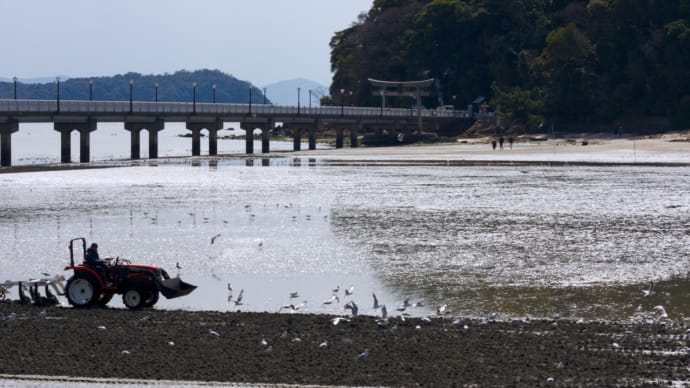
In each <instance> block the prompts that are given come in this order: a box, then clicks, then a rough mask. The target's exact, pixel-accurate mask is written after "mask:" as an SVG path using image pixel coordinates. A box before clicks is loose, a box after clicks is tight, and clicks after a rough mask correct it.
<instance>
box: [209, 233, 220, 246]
mask: <svg viewBox="0 0 690 388" xmlns="http://www.w3.org/2000/svg"><path fill="white" fill-rule="evenodd" d="M218 237H220V233H218V234H217V235H215V236H213V237H211V245H213V243H214V242H216V239H217V238H218Z"/></svg>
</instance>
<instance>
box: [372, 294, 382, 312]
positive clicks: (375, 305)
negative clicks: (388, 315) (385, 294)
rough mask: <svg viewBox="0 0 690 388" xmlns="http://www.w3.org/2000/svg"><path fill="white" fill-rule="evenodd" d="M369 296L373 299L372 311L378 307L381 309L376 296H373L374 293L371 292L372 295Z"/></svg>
mask: <svg viewBox="0 0 690 388" xmlns="http://www.w3.org/2000/svg"><path fill="white" fill-rule="evenodd" d="M371 296H373V297H374V307H373V308H374V310H376V309H378V308H380V307H381V305H380V304H379V300H378V298H376V294H374V293H373V292H372V293H371Z"/></svg>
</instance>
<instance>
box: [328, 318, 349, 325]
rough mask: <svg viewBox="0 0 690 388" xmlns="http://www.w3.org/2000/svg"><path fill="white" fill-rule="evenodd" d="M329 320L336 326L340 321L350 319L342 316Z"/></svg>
mask: <svg viewBox="0 0 690 388" xmlns="http://www.w3.org/2000/svg"><path fill="white" fill-rule="evenodd" d="M331 322H332V323H333V326H338V324H339V323H340V322H350V320H349V319H347V318H343V317H335V318H333V319H331Z"/></svg>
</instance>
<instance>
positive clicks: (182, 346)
mask: <svg viewBox="0 0 690 388" xmlns="http://www.w3.org/2000/svg"><path fill="white" fill-rule="evenodd" d="M42 310H43V308H41V307H36V306H21V305H18V304H17V303H16V302H12V303H9V302H3V303H0V314H1V315H0V316H2V317H6V318H5V319H4V320H3V321H1V322H0V348H1V349H2V354H3V356H2V363H0V365H1V366H0V373H2V374H19V375H37V374H38V375H53V376H79V377H107V378H130V379H153V380H159V379H164V380H176V381H192V380H196V381H199V380H200V381H216V382H235V383H243V382H245V383H285V384H324V385H356V386H371V385H374V386H381V385H385V386H418V385H423V386H454V385H478V386H496V385H519V386H537V385H545V384H548V383H550V382H552V381H553V382H554V383H556V384H559V385H595V386H601V385H641V384H647V383H650V382H652V383H653V382H658V383H661V384H666V383H669V382H679V381H682V382H688V381H690V370H689V369H688V353H687V352H686V350H685V347H686V346H687V341H688V338H687V337H686V336H685V335H684V332H685V328H682V327H680V326H678V325H677V324H674V323H672V322H670V321H669V322H666V323H664V322H655V323H649V324H642V325H634V324H623V323H603V322H572V321H565V320H554V319H538V320H535V319H532V320H530V321H524V320H520V321H518V320H515V321H511V322H492V321H490V320H477V319H464V318H460V320H459V323H458V321H456V318H457V317H453V316H451V315H449V316H447V317H445V318H433V319H432V320H431V322H430V323H424V322H423V321H422V320H421V318H409V319H407V320H406V321H404V322H403V321H401V320H400V319H390V322H389V324H388V327H386V328H381V327H379V326H378V325H377V324H376V322H375V318H374V317H357V318H354V319H352V320H351V321H350V322H342V323H340V324H338V325H333V324H332V322H331V318H332V317H331V316H325V315H310V314H275V313H243V312H232V313H220V312H211V311H208V312H190V311H159V310H140V311H127V310H119V309H100V308H94V309H89V310H74V309H70V308H58V307H52V308H47V309H45V312H46V313H45V316H44V317H42V314H41V311H42ZM11 314H14V316H13V317H14V318H7V317H10V316H11ZM210 330H213V331H214V332H216V333H218V336H216V335H213V334H210V333H211V332H210ZM262 339H263V340H265V341H266V344H262V343H261V342H262ZM324 343H325V345H321V344H324ZM269 346H270V347H271V348H270V349H271V350H270V351H269V350H267V349H269ZM365 349H368V357H366V358H364V357H362V358H358V355H360V354H361V353H362V352H364V351H365Z"/></svg>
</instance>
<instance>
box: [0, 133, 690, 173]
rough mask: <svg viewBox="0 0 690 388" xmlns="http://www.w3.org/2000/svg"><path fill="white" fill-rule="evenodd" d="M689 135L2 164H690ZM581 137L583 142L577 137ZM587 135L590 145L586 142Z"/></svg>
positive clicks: (24, 168)
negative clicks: (496, 145)
mask: <svg viewBox="0 0 690 388" xmlns="http://www.w3.org/2000/svg"><path fill="white" fill-rule="evenodd" d="M689 136H690V134H687V133H673V134H663V135H658V136H654V137H646V138H640V139H637V138H633V139H630V138H620V137H613V136H608V137H602V136H598V137H597V136H592V137H582V136H578V137H568V138H562V139H561V138H559V139H556V140H543V141H535V140H533V139H535V138H538V137H539V136H536V135H535V136H530V139H532V140H528V141H522V140H520V141H517V142H516V143H515V144H514V146H513V149H508V147H507V146H504V149H497V150H492V149H491V145H490V139H491V138H472V139H458V140H457V141H456V142H454V143H434V144H412V145H405V146H390V147H366V146H362V147H356V148H340V149H328V150H323V149H322V150H309V151H279V152H276V151H274V152H270V153H267V154H249V155H248V154H220V155H217V156H209V155H203V156H166V157H162V158H159V159H139V160H131V159H117V160H100V161H93V162H90V163H66V164H57V163H51V164H30V165H17V166H11V167H0V174H6V173H22V172H42V171H63V170H84V169H97V168H113V167H132V166H142V165H160V164H169V163H175V162H180V161H183V162H190V163H194V162H200V161H223V160H256V159H274V158H293V159H304V158H308V159H310V160H314V161H322V162H325V163H329V164H332V165H346V164H350V163H357V164H361V163H368V164H374V163H387V164H399V165H426V164H440V165H458V166H472V165H486V164H491V165H508V166H510V165H553V166H569V165H572V166H598V165H601V166H652V167H687V166H690V137H689ZM578 139H580V140H578ZM582 139H586V140H587V143H586V145H582V144H583V143H582V142H583V140H582Z"/></svg>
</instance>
